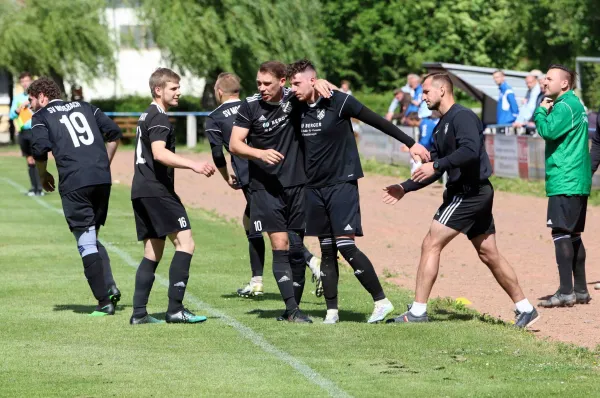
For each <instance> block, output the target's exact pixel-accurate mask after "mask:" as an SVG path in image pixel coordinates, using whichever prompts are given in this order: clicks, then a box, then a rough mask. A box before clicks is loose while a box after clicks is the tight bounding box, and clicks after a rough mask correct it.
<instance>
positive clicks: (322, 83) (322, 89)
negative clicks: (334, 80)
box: [315, 79, 339, 98]
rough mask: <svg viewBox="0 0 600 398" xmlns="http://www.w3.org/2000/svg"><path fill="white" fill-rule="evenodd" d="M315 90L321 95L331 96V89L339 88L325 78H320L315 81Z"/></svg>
mask: <svg viewBox="0 0 600 398" xmlns="http://www.w3.org/2000/svg"><path fill="white" fill-rule="evenodd" d="M315 90H317V93H319V95H320V96H321V97H324V98H329V97H331V90H339V88H338V87H337V86H335V85H333V84H331V83H329V82H328V81H327V80H325V79H318V80H317V81H316V82H315Z"/></svg>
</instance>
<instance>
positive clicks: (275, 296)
mask: <svg viewBox="0 0 600 398" xmlns="http://www.w3.org/2000/svg"><path fill="white" fill-rule="evenodd" d="M221 297H222V298H226V299H231V298H236V299H240V300H247V301H269V300H274V301H281V295H280V294H279V293H264V294H263V295H262V296H256V297H241V296H238V295H237V294H236V293H228V294H222V295H221Z"/></svg>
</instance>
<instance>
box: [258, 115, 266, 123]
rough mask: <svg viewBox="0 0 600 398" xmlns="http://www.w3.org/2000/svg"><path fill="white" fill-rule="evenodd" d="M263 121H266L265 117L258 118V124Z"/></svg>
mask: <svg viewBox="0 0 600 398" xmlns="http://www.w3.org/2000/svg"><path fill="white" fill-rule="evenodd" d="M265 120H267V118H266V117H265V115H260V117H259V118H258V121H259V122H264V121H265Z"/></svg>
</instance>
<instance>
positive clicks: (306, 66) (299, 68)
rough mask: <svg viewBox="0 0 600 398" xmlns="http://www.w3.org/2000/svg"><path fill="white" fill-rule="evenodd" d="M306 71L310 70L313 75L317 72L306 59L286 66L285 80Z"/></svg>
mask: <svg viewBox="0 0 600 398" xmlns="http://www.w3.org/2000/svg"><path fill="white" fill-rule="evenodd" d="M307 70H312V71H313V72H315V73H316V72H317V69H316V68H315V66H314V65H313V63H312V62H310V60H308V59H306V58H304V59H301V60H298V61H296V62H294V63H291V64H289V65H288V66H287V78H288V79H291V78H292V77H294V76H296V75H297V74H298V73H302V72H306V71H307Z"/></svg>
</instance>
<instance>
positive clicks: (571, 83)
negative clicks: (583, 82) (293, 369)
mask: <svg viewBox="0 0 600 398" xmlns="http://www.w3.org/2000/svg"><path fill="white" fill-rule="evenodd" d="M550 69H560V70H562V71H563V72H565V73H566V74H567V80H569V88H570V89H571V90H572V89H574V88H575V79H576V78H577V73H575V72H573V71H572V70H571V69H569V68H567V67H566V66H564V65H561V64H551V65H550V66H549V67H548V70H550Z"/></svg>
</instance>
